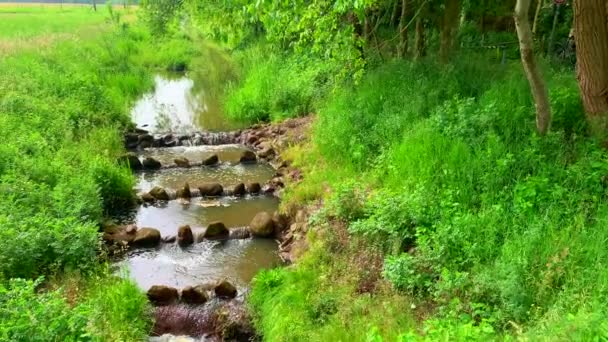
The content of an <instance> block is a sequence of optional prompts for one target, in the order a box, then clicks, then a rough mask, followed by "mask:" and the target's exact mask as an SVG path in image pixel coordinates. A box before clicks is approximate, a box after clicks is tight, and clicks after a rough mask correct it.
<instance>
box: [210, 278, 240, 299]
mask: <svg viewBox="0 0 608 342" xmlns="http://www.w3.org/2000/svg"><path fill="white" fill-rule="evenodd" d="M213 291H214V292H215V295H216V296H218V297H220V298H234V297H236V293H237V291H236V287H234V285H232V284H231V283H229V282H228V281H227V280H222V281H220V282H219V283H217V285H215V288H214V289H213Z"/></svg>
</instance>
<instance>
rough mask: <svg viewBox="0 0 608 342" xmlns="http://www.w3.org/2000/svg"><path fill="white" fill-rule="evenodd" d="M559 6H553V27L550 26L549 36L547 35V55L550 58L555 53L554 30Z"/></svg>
mask: <svg viewBox="0 0 608 342" xmlns="http://www.w3.org/2000/svg"><path fill="white" fill-rule="evenodd" d="M559 9H560V5H557V4H555V5H553V26H551V34H549V44H548V45H547V55H548V56H551V54H553V52H554V51H555V48H554V45H555V30H556V29H557V20H558V19H559Z"/></svg>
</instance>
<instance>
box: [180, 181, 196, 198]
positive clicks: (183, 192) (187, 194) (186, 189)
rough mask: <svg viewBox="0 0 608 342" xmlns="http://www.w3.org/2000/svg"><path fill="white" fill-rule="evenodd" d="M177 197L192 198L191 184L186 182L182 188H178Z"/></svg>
mask: <svg viewBox="0 0 608 342" xmlns="http://www.w3.org/2000/svg"><path fill="white" fill-rule="evenodd" d="M176 197H177V198H190V197H192V193H191V192H190V185H189V184H188V183H185V184H184V186H183V187H182V188H181V189H178V190H177V192H176Z"/></svg>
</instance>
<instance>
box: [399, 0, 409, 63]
mask: <svg viewBox="0 0 608 342" xmlns="http://www.w3.org/2000/svg"><path fill="white" fill-rule="evenodd" d="M406 20H407V0H403V1H402V2H401V17H400V18H399V48H398V50H397V57H399V58H403V57H405V55H407V48H408V36H407V22H406Z"/></svg>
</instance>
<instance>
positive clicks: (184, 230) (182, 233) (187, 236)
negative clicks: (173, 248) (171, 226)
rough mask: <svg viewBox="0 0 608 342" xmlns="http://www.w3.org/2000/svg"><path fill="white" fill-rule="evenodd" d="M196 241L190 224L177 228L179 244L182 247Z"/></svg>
mask: <svg viewBox="0 0 608 342" xmlns="http://www.w3.org/2000/svg"><path fill="white" fill-rule="evenodd" d="M193 242H194V235H192V228H190V226H189V225H185V226H181V227H179V228H178V229H177V244H178V245H180V246H181V247H185V246H190V245H191V244H192V243H193Z"/></svg>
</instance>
